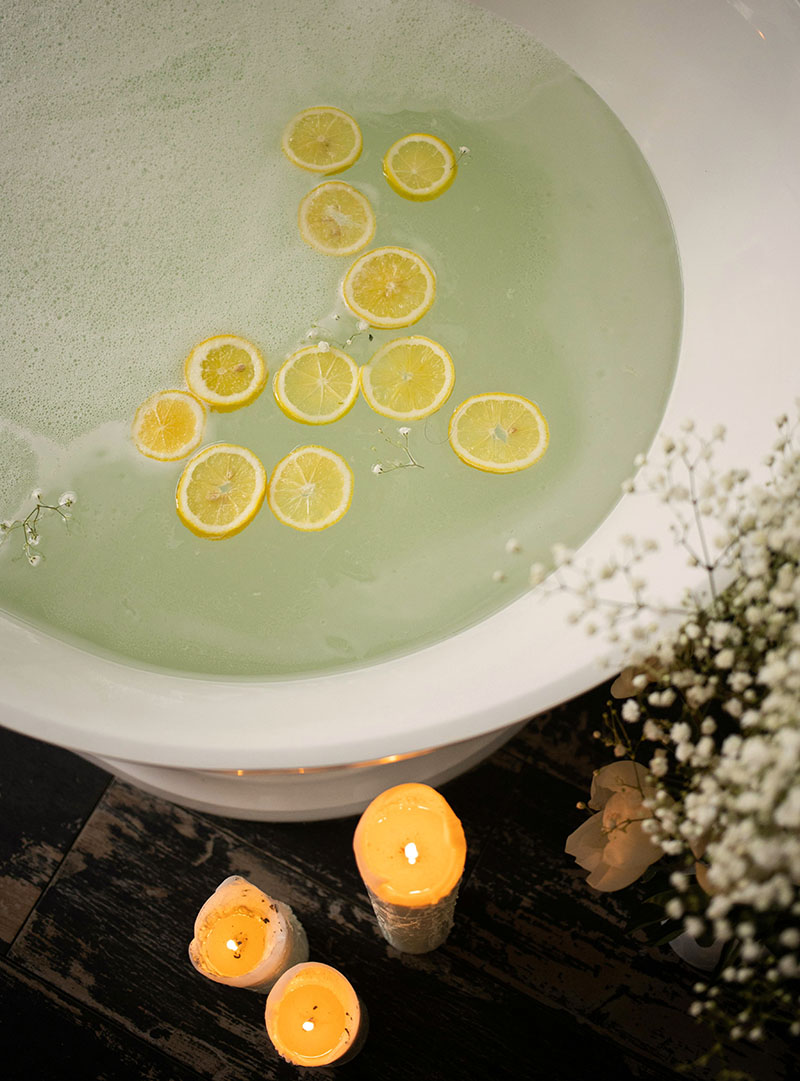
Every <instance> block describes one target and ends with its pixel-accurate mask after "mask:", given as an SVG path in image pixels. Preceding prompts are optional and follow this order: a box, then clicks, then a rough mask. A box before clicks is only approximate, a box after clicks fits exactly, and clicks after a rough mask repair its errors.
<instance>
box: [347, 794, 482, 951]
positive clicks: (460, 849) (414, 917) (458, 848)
mask: <svg viewBox="0 0 800 1081" xmlns="http://www.w3.org/2000/svg"><path fill="white" fill-rule="evenodd" d="M353 848H354V850H355V854H356V862H357V863H358V870H359V872H360V873H361V877H362V878H363V880H364V885H365V886H366V887H367V892H368V893H369V899H370V901H371V902H372V907H373V909H374V911H375V915H376V916H377V918H378V924H379V925H380V929H381V931H382V932H383V936H384V938H385V939H386V940H387V941H388V942H389V943H391V945H392V946H394V947H395V948H396V949H398V950H401V951H402V952H403V953H427V952H428V951H429V950H435V949H436V947H437V946H441V945H442V943H443V942H444V941H445V939H446V938H447V936H448V935H449V934H450V929H451V928H452V926H453V914H454V911H455V906H456V897H457V895H458V886H459V883H460V881H461V876H462V874H463V873H464V861H465V859H466V855H467V842H466V840H465V838H464V830H463V829H462V826H461V823H460V821H459V820H458V819H457V818H456V816H455V814H454V813H453V811H452V809H451V807H450V805H449V803H448V802H447V800H446V799H445V798H444V797H443V796H440V795H439V793H438V792H437V791H436V790H435V789H433V788H430V787H429V786H428V785H426V784H401V785H397V786H396V787H395V788H389V789H387V790H386V791H385V792H382V793H381V795H380V796H376V797H375V799H374V800H373V801H372V803H370V805H369V807H367V809H366V811H364V813H363V815H362V816H361V818H360V820H359V823H358V826H357V827H356V832H355V837H354V838H353Z"/></svg>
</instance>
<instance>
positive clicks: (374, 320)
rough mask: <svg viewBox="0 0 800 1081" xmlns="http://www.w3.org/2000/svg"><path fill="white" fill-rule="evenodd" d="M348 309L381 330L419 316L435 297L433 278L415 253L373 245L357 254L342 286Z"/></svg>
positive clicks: (392, 328)
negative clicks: (359, 254) (368, 249)
mask: <svg viewBox="0 0 800 1081" xmlns="http://www.w3.org/2000/svg"><path fill="white" fill-rule="evenodd" d="M342 292H343V294H344V300H345V303H346V304H347V306H348V308H350V310H351V311H353V312H355V314H356V315H357V316H359V318H361V319H364V320H365V321H366V322H367V323H369V324H370V326H373V327H378V328H380V329H382V330H394V329H396V328H397V327H407V326H410V325H411V324H412V323H416V322H417V320H419V319H421V318H422V316H423V315H424V314H425V312H426V311H428V309H429V308H430V306H431V305H432V304H433V301H434V298H435V297H436V277H435V275H434V273H433V271H432V270H431V268H430V267H429V266H428V264H427V263H426V262H425V260H424V259H423V258H422V256H421V255H417V253H416V252H413V251H409V250H408V249H407V248H373V249H372V251H368V252H365V253H364V255H361V256H359V258H358V259H356V261H355V262H354V263H353V265H352V266H351V267H350V269H349V270H348V272H347V275H346V277H345V279H344V283H343V285H342Z"/></svg>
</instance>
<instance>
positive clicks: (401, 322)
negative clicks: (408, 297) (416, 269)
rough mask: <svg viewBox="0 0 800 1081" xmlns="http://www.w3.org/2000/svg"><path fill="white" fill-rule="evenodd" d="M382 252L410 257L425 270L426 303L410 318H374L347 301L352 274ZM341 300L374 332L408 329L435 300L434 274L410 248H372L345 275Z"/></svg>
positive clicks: (427, 264) (389, 245)
mask: <svg viewBox="0 0 800 1081" xmlns="http://www.w3.org/2000/svg"><path fill="white" fill-rule="evenodd" d="M384 252H400V253H401V254H403V255H410V256H411V257H412V258H413V259H415V260H419V262H420V263H421V265H422V266H423V267H424V268H425V275H426V277H427V278H428V280H429V283H430V285H429V289H428V293H427V294H426V296H427V303H426V304H424V305H420V307H419V308H416V309H415V310H414V312H413V313H412V315H411V316H403V317H402V318H397V319H385V318H380V317H376V316H375V315H374V314H373V313H372V312H369V311H367V310H366V308H362V307H361V306H360V305H359V304H358V303H357V302H353V301H352V300H351V299H348V295H347V294H348V282H350V281H352V275H353V272H354V271H355V269H356V267H357V266H358V264H359V263H362V262H364V261H366V260H367V259H369V258H370V256H375V255H376V254H383V253H384ZM342 299H343V300H344V302H345V304H346V305H347V307H348V308H349V309H350V311H351V312H353V314H354V315H357V316H358V317H359V319H363V320H364V321H365V322H366V323H368V324H369V325H370V326H371V327H374V328H375V329H376V330H402V328H403V327H410V326H413V325H414V324H415V323H418V322H419V321H420V319H422V317H423V316H424V315H427V313H428V312H429V311H430V310H431V308H432V307H433V303H434V301H435V300H436V272H435V271H434V269H433V267H432V266H431V265H430V263H429V262H428V261H427V259H424V258H423V257H422V256H421V255H420V254H419V252H415V251H412V250H411V248H401V247H398V246H397V245H394V244H388V245H384V246H383V247H380V248H372V249H371V250H370V251H366V252H364V254H363V255H359V257H358V259H356V261H355V262H354V263H353V265H352V266H351V267H350V269H349V270H348V271H347V273H346V274H345V276H344V280H343V281H342Z"/></svg>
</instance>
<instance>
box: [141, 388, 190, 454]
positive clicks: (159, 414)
mask: <svg viewBox="0 0 800 1081" xmlns="http://www.w3.org/2000/svg"><path fill="white" fill-rule="evenodd" d="M205 423H206V411H205V409H204V408H203V405H202V403H201V402H199V401H198V400H197V398H195V397H194V395H192V394H189V393H188V392H187V391H185V390H162V391H159V393H158V394H153V395H152V396H151V397H150V398H148V399H147V401H145V402H142V404H141V405H140V406H139V408H138V409H137V410H136V415H135V416H134V418H133V425H132V427H131V435H132V436H133V441H134V444H135V445H136V449H137V450H138V451H139V452H140V453H141V454H144V455H145V456H146V457H147V458H155V459H156V460H157V461H159V462H175V461H177V460H178V459H179V458H185V457H186V455H187V454H190V453H191V452H192V451H193V450H194V448H195V447H196V446H197V444H198V443H199V442H200V440H201V439H202V437H203V429H204V427H205Z"/></svg>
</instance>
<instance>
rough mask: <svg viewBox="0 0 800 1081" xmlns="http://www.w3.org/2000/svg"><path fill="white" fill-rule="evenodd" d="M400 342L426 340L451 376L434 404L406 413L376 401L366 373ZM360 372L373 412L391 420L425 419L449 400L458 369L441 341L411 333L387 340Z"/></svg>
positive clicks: (364, 393) (368, 403)
mask: <svg viewBox="0 0 800 1081" xmlns="http://www.w3.org/2000/svg"><path fill="white" fill-rule="evenodd" d="M398 342H404V343H405V342H424V343H425V344H426V345H429V346H431V347H432V348H433V350H434V352H435V353H436V355H437V356H438V357H440V358H441V359H442V360H444V363H445V367H446V368H447V369H448V372H449V378H448V380H447V383H446V384H445V388H444V390H443V391H442V392H440V393H439V394H438V395H437V397H436V398H435V399H434V404H433V405H431V406H429V407H428V408H426V409H415V410H412V411H410V412H406V413H403V412H399V411H395V410H392V409H386V407H385V406H382V405H380V404H379V403H378V402H376V401H375V399H374V397H373V396H372V391H371V388H369V387H368V381H369V375H368V374H365V373H368V371H369V369H370V368H371V366H372V364H373V363H374V361H375V360H376V359H377V358H379V357H380V356H381V354H382V353H388V352H390V351H391V349H392V347H393V346H396V345H397V343H398ZM359 374H360V382H361V393H362V394H363V395H364V401H365V402H366V403H367V405H368V406H369V407H370V409H372V410H373V412H375V413H377V414H378V415H379V416H381V417H388V418H389V419H390V420H423V419H424V418H425V417H430V416H432V415H433V414H434V413H436V412H437V411H438V410H439V409H441V408H442V406H443V405H444V404H445V403H446V402H447V400H448V399H449V398H450V395H451V394H452V393H453V388H454V387H455V384H456V369H455V365H454V364H453V358H452V357H451V356H450V354H449V353H448V351H447V350H446V349H445V348H444V346H443V345H440V343H439V342H435V341H434V340H433V339H432V338H426V337H425V335H424V334H410V335H409V336H408V337H406V338H394V339H392V341H390V342H386V344H385V345H382V346H381V347H380V349H378V350H377V352H376V353H375V354H374V356H373V357H372V359H371V360H370V361H369V363H367V364H365V365H364V366H363V367H362V368H361V372H360V373H359Z"/></svg>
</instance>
